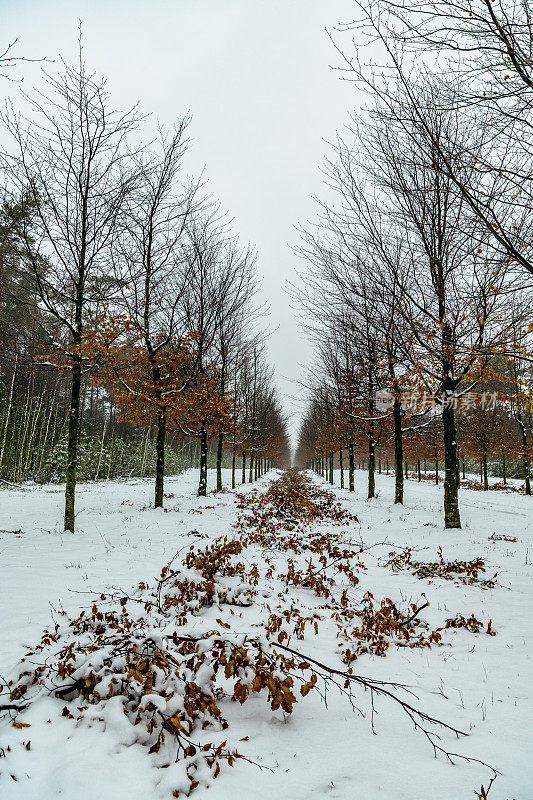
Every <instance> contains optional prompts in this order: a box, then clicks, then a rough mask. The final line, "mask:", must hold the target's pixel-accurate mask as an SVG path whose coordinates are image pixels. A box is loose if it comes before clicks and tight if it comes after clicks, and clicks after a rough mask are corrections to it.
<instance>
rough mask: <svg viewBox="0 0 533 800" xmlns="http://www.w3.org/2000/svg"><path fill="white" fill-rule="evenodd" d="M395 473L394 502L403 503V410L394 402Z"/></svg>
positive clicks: (397, 402) (398, 403)
mask: <svg viewBox="0 0 533 800" xmlns="http://www.w3.org/2000/svg"><path fill="white" fill-rule="evenodd" d="M393 417H394V473H395V476H396V485H395V489H394V502H395V503H403V470H402V464H403V438H402V409H401V406H400V401H399V400H397V399H395V400H394V407H393Z"/></svg>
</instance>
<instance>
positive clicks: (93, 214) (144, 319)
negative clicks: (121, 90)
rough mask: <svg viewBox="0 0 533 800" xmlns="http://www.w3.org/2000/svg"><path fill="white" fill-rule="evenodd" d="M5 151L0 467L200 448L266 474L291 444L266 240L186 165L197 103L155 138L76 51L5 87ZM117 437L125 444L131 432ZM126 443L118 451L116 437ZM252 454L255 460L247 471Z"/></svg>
mask: <svg viewBox="0 0 533 800" xmlns="http://www.w3.org/2000/svg"><path fill="white" fill-rule="evenodd" d="M1 122H2V125H3V128H4V132H5V133H6V135H7V140H8V144H7V145H6V147H5V150H4V151H3V152H1V153H0V170H1V174H2V179H3V180H2V194H3V197H2V207H1V211H0V329H1V330H0V335H1V342H0V359H1V360H0V373H1V383H0V391H1V396H2V415H1V417H0V436H1V441H0V470H1V471H2V475H3V476H5V479H7V480H11V481H18V480H26V479H29V478H31V479H34V480H36V481H44V480H49V479H54V478H58V479H62V478H64V480H65V486H66V489H65V519H64V525H65V530H70V531H73V530H74V524H75V489H76V483H77V481H78V480H79V478H80V477H81V478H96V479H97V478H105V477H112V476H114V475H116V474H120V473H122V474H140V475H144V474H151V473H153V474H154V476H155V499H154V502H155V506H156V507H160V506H162V505H163V495H164V475H165V472H168V471H169V469H170V470H171V471H175V470H176V469H179V468H180V467H183V466H185V465H188V464H189V463H191V460H192V459H193V458H197V459H198V462H199V466H200V479H199V488H198V493H199V494H200V495H206V493H207V468H208V459H209V456H210V452H211V459H212V460H213V461H214V462H215V466H216V475H217V478H216V480H217V485H216V488H217V490H220V489H222V466H223V464H224V463H230V464H231V466H232V485H233V487H234V486H235V485H236V481H237V468H238V467H239V468H241V469H242V480H243V481H244V480H245V475H246V474H248V479H249V480H253V479H254V478H257V477H258V476H259V475H261V474H262V473H263V472H264V471H265V470H266V469H267V468H269V466H270V465H271V464H273V463H282V462H283V461H284V460H286V458H287V453H288V439H287V433H286V423H285V419H284V417H283V413H282V411H281V407H280V404H279V401H278V399H277V396H276V391H275V388H274V384H273V378H272V373H271V370H270V369H269V367H268V363H267V359H266V357H265V350H264V343H263V336H262V334H261V332H260V331H259V327H258V323H259V316H260V315H259V312H258V310H257V306H256V302H255V295H256V289H257V278H256V274H255V254H254V252H253V250H252V249H251V248H250V247H249V246H242V244H241V243H240V241H239V239H238V237H237V236H235V235H234V234H233V233H232V231H231V230H230V228H229V225H228V224H227V223H226V221H225V216H224V214H223V212H222V210H221V208H220V204H219V203H217V202H216V201H215V200H214V199H213V198H212V197H211V196H210V195H209V194H207V193H206V190H205V187H204V185H203V181H202V180H201V179H197V178H191V177H189V176H187V175H186V174H185V168H184V159H185V155H186V152H187V149H188V147H189V140H188V137H187V129H188V126H189V123H190V119H189V118H188V117H183V118H181V119H179V120H178V121H177V122H176V124H175V126H174V128H173V129H172V131H171V132H170V133H169V132H165V131H163V130H159V133H158V135H157V136H156V137H155V138H154V139H153V140H152V141H151V142H150V143H149V144H146V143H145V140H146V134H145V130H144V125H145V122H146V120H145V118H144V117H143V115H142V114H141V113H140V111H139V109H138V107H134V108H131V109H129V110H126V111H121V110H116V109H115V108H114V107H113V105H112V103H111V98H110V95H109V92H108V91H107V89H106V85H105V81H103V80H100V79H99V78H98V77H97V76H96V75H94V74H92V73H90V72H89V71H88V70H87V67H86V65H85V62H84V58H83V52H82V49H81V45H80V54H79V61H78V63H77V64H76V65H74V66H71V65H64V67H63V69H62V71H60V72H59V73H57V74H55V73H54V74H47V75H46V82H45V88H44V89H43V90H41V91H39V92H37V91H35V92H33V93H31V94H29V95H24V96H23V97H22V98H21V101H20V105H19V106H15V105H14V104H8V105H7V106H6V108H5V110H4V111H3V113H2V116H1ZM119 442H120V446H119ZM117 451H120V452H117ZM246 471H247V473H246Z"/></svg>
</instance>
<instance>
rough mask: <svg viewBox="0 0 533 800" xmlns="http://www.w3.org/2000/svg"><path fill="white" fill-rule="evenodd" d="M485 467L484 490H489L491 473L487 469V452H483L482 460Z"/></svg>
mask: <svg viewBox="0 0 533 800" xmlns="http://www.w3.org/2000/svg"><path fill="white" fill-rule="evenodd" d="M481 464H482V467H483V491H485V492H488V491H489V474H488V471H487V454H486V453H483V458H482V461H481Z"/></svg>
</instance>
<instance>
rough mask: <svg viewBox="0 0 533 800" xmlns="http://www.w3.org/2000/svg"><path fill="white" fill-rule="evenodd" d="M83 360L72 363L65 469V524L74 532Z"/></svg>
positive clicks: (75, 360)
mask: <svg viewBox="0 0 533 800" xmlns="http://www.w3.org/2000/svg"><path fill="white" fill-rule="evenodd" d="M80 390H81V361H80V359H79V358H75V359H74V360H73V363H72V388H71V395H70V413H69V418H68V444H67V467H66V470H65V479H66V485H65V525H64V530H66V531H71V532H72V533H74V517H75V509H74V503H75V494H76V469H77V466H78V432H79V427H80Z"/></svg>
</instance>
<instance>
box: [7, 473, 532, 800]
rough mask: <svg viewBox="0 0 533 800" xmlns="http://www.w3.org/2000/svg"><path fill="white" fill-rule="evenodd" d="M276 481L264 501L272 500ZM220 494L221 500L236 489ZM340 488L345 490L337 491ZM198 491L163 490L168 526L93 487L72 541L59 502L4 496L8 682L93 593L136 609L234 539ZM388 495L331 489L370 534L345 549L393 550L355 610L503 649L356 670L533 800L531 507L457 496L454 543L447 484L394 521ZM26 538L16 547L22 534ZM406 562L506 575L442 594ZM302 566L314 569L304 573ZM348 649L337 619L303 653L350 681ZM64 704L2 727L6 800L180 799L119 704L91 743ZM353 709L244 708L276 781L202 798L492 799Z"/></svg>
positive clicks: (37, 493) (397, 511)
mask: <svg viewBox="0 0 533 800" xmlns="http://www.w3.org/2000/svg"><path fill="white" fill-rule="evenodd" d="M272 474H275V473H271V475H270V476H266V477H265V478H263V479H262V481H260V482H259V485H260V486H262V487H265V486H266V485H267V484H268V481H269V479H270V477H271V476H272ZM224 477H225V481H226V484H227V482H228V481H229V473H226V474H225V476H224ZM336 478H337V487H338V474H337V475H336ZM317 480H318V481H319V482H320V483H322V481H320V479H317ZM210 482H211V485H212V484H213V476H212V475H210ZM196 485H197V473H196V472H194V471H192V470H191V471H188V472H186V473H184V474H183V475H180V476H178V477H176V478H173V479H168V480H167V482H166V486H165V492H166V493H167V494H173V495H174V496H173V497H171V498H168V499H167V500H166V501H165V502H166V503H167V510H166V511H162V510H154V509H153V508H150V503H151V501H152V493H153V487H152V484H151V483H150V482H149V481H141V480H130V481H122V482H112V483H106V482H101V483H95V484H86V485H82V486H80V487H79V493H78V525H79V527H78V531H77V533H75V534H71V533H63V532H62V531H61V519H62V503H63V489H62V487H56V486H44V487H39V486H32V487H25V488H22V489H18V490H17V489H7V490H2V491H1V494H0V500H1V511H0V564H1V567H0V569H1V573H0V574H1V580H0V642H1V646H0V675H2V676H4V677H6V676H8V675H13V672H14V671H15V670H16V666H17V664H18V662H19V661H20V660H21V658H22V657H23V656H24V654H25V653H26V652H27V648H28V647H29V646H31V645H32V644H35V643H36V642H37V641H38V640H39V639H40V635H41V632H42V630H43V629H44V628H45V627H49V626H50V623H51V615H52V616H53V615H54V610H55V611H56V612H57V611H58V610H61V609H65V610H66V611H67V612H68V613H69V614H72V615H76V614H78V613H79V610H80V608H81V607H87V606H90V605H91V603H92V599H93V594H94V593H96V594H99V593H100V592H101V591H102V590H104V589H106V588H108V587H111V586H113V587H116V588H117V589H120V590H122V591H131V590H132V589H133V587H135V586H136V585H137V584H138V583H139V581H141V580H144V581H146V582H152V581H153V578H154V577H155V576H157V575H159V574H160V573H161V569H162V567H163V566H164V565H166V564H167V563H168V562H169V561H171V560H172V559H173V558H174V559H175V561H174V564H175V565H179V564H180V562H181V559H182V558H183V555H184V552H185V550H186V549H187V548H188V547H189V546H190V545H191V544H195V546H199V545H202V546H204V545H205V544H206V543H208V541H209V540H210V539H213V538H215V537H217V536H223V535H227V536H228V537H229V538H232V536H233V535H234V532H233V531H232V523H233V522H234V521H235V519H236V509H235V496H234V494H233V493H232V492H230V491H228V492H224V493H222V494H220V495H214V494H210V495H209V496H208V497H207V498H197V497H196V495H195V490H196ZM324 485H325V486H326V488H328V487H327V485H326V484H324ZM376 486H377V491H378V497H377V498H375V499H374V500H370V501H368V500H367V499H366V485H365V475H364V473H362V472H356V492H355V493H353V494H352V495H350V494H349V493H348V491H347V490H340V489H339V488H336V489H334V492H335V493H336V494H337V496H338V497H339V498H340V499H342V501H343V504H344V505H345V507H346V508H347V509H348V510H349V511H351V512H352V513H354V514H357V516H358V517H359V523H358V524H355V523H354V524H352V525H351V527H350V528H349V529H348V526H346V525H343V526H341V530H343V531H346V533H345V534H344V535H345V536H346V538H347V539H352V540H355V541H358V540H359V539H360V538H361V539H362V540H363V541H364V542H365V544H366V545H370V544H374V543H381V542H384V541H386V542H388V543H387V544H385V545H380V546H377V547H375V548H373V549H371V550H368V551H366V552H365V553H363V554H362V556H361V559H362V561H364V563H365V565H366V567H367V570H366V571H361V572H360V573H359V578H360V583H359V585H358V586H357V587H355V588H353V587H352V588H350V590H349V597H350V600H351V601H352V602H354V603H359V602H360V601H361V598H362V596H363V595H364V593H365V592H366V591H371V592H372V593H373V594H374V597H375V598H376V599H378V600H380V599H381V598H384V597H390V598H392V599H393V600H394V601H395V602H397V603H398V604H400V603H401V604H403V605H404V606H405V604H407V603H410V602H413V603H417V604H420V603H421V602H425V598H427V599H428V600H429V601H430V606H429V607H428V608H427V609H424V611H423V612H422V614H421V615H420V616H421V617H423V619H424V620H426V621H427V622H428V624H429V626H430V628H432V629H433V628H436V627H441V626H442V625H443V624H444V620H445V619H447V618H449V617H454V616H455V615H456V614H462V615H464V616H465V617H469V616H470V615H471V614H472V613H473V614H474V615H475V617H477V619H479V620H481V621H482V622H483V623H484V624H485V626H486V624H487V622H488V621H489V619H491V620H492V625H493V628H494V629H495V631H496V633H497V635H496V636H487V635H486V633H483V632H480V633H478V634H473V633H471V632H469V631H466V630H463V629H457V630H455V629H451V630H447V631H444V632H443V644H442V646H440V647H439V646H434V647H432V648H431V649H427V648H423V649H408V648H403V647H395V646H391V647H390V648H389V649H388V651H387V654H386V657H384V658H379V657H377V656H373V655H363V656H361V657H360V658H359V659H358V660H357V661H356V662H355V665H354V670H355V671H356V672H357V673H358V674H362V675H366V676H370V677H373V678H378V679H382V680H395V681H398V682H400V683H406V684H409V685H410V686H412V687H415V691H416V695H417V697H418V700H417V701H416V703H417V704H418V705H419V706H420V707H422V708H423V709H424V710H425V711H427V712H428V713H430V714H432V715H435V716H437V717H439V718H441V719H444V720H445V721H447V722H449V723H451V724H452V725H454V726H456V727H458V728H460V729H461V730H464V731H466V732H467V733H468V734H469V735H468V736H467V737H465V738H461V739H458V740H456V739H455V737H452V736H451V735H450V734H447V733H445V732H444V733H443V734H442V736H443V742H444V744H445V745H446V747H447V749H450V750H452V751H454V752H457V753H460V754H463V755H465V756H471V757H472V758H476V759H481V760H482V761H484V762H487V763H488V764H490V765H494V766H495V767H496V768H497V769H498V770H499V772H500V773H501V774H499V776H498V778H497V779H496V781H495V783H494V785H493V787H492V788H491V791H490V795H489V800H528V798H532V797H533V763H532V759H531V720H532V719H533V703H532V699H531V697H532V690H531V686H532V683H533V681H532V679H533V670H532V649H531V634H532V629H531V613H532V610H533V609H532V603H531V597H532V594H533V580H532V578H533V567H532V565H531V560H532V559H533V547H532V537H533V525H532V524H531V503H532V500H531V498H528V497H524V496H522V495H517V494H511V493H509V494H508V493H503V492H476V491H468V490H462V492H461V513H462V519H463V528H462V530H458V531H446V530H444V527H443V523H442V509H441V505H442V484H441V485H439V486H435V485H434V484H432V483H430V482H422V483H420V484H418V483H416V482H415V481H413V480H409V481H406V487H405V488H406V492H405V493H406V503H405V505H404V506H403V507H402V506H395V505H394V503H393V492H394V485H393V479H392V477H388V476H385V475H378V476H376ZM245 490H246V491H249V487H248V486H247V487H245ZM199 512H201V513H199ZM19 529H21V533H15V531H17V530H19ZM493 533H495V534H497V535H506V536H508V537H516V539H517V542H516V543H514V542H506V541H503V540H500V541H489V539H488V537H489V536H490V535H492V534H493ZM199 534H200V536H199ZM203 537H205V538H203ZM405 546H415V547H417V548H419V550H418V551H417V554H416V555H417V558H418V559H420V560H424V561H426V560H427V561H430V560H435V559H436V557H437V551H438V548H439V546H441V547H442V549H443V553H444V556H445V558H447V559H450V560H453V559H461V560H470V559H473V558H476V557H478V556H481V557H482V558H483V559H484V560H485V561H486V564H487V566H486V573H485V574H486V577H491V576H492V575H493V574H494V573H498V578H497V580H498V583H497V585H496V587H495V588H494V589H488V590H482V589H481V588H480V587H479V586H476V585H473V586H468V585H460V584H457V583H454V582H452V581H445V580H441V579H438V578H436V579H433V580H431V581H429V580H419V579H418V578H417V577H416V576H414V575H412V574H411V573H409V572H407V571H401V572H396V573H395V572H393V571H392V570H391V569H390V568H386V567H384V566H382V564H383V561H384V560H386V557H387V555H388V553H389V552H390V551H391V550H392V549H393V547H394V548H395V549H399V548H403V547H405ZM260 556H261V553H260V551H259V550H254V552H253V553H252V552H248V551H247V552H246V553H243V554H241V555H240V556H239V559H241V560H244V561H246V560H248V561H249V562H250V563H251V561H254V560H255V561H258V558H259V557H260ZM269 557H270V558H271V560H272V562H273V563H274V564H275V565H276V566H277V567H278V566H279V568H280V569H281V568H282V567H284V566H285V564H286V554H282V553H276V552H270V553H269ZM294 560H295V563H296V565H297V566H299V567H300V568H302V567H305V561H306V557H305V555H303V556H301V557H295V559H294ZM258 589H259V590H260V591H259V592H258V595H257V596H256V598H255V600H254V603H253V605H252V606H250V607H249V608H247V607H242V608H241V607H235V606H234V607H233V609H234V616H233V617H232V620H231V623H232V631H231V635H232V636H233V635H237V636H241V635H243V634H245V633H246V632H248V631H253V632H254V633H255V634H256V633H258V632H260V625H261V623H264V622H265V621H266V619H267V617H268V615H269V612H268V610H267V608H266V603H270V602H271V599H272V598H275V596H276V591H275V589H274V588H273V587H272V585H270V584H268V583H266V582H265V583H264V585H263V584H260V585H259V587H258ZM293 594H294V597H296V598H297V599H298V601H299V602H300V605H301V608H302V613H303V610H304V609H305V610H306V613H308V614H313V613H314V612H317V613H320V603H321V599H320V598H318V597H316V595H315V594H314V593H313V592H311V591H310V590H308V589H304V588H294V591H293ZM224 609H225V610H224V614H226V616H225V617H223V618H224V619H225V620H228V619H229V617H228V616H227V615H228V614H229V611H228V608H227V607H224ZM220 616H221V611H220V609H218V608H212V609H207V610H206V611H205V614H204V613H200V615H199V616H198V618H193V620H194V626H196V628H197V629H201V630H210V629H211V628H213V626H214V620H215V618H217V617H220ZM192 624H193V623H191V625H192ZM336 632H337V629H336V626H335V625H334V624H333V623H332V622H331V621H330V620H329V619H328V618H327V616H326V617H324V619H322V620H321V621H320V622H319V634H318V636H314V635H313V633H312V631H311V630H310V629H309V630H308V632H307V633H306V637H305V640H304V641H296V640H293V642H291V643H292V644H294V646H296V647H297V648H298V649H299V650H301V651H302V652H305V653H307V654H309V655H312V656H313V657H315V658H317V659H319V660H321V661H323V662H325V663H328V664H331V665H333V666H337V667H338V666H340V665H341V662H340V661H339V658H338V653H339V649H340V648H339V641H338V640H337V639H336ZM228 634H230V632H229V631H228ZM204 646H207V645H204ZM205 679H206V681H207V680H208V679H209V674H208V672H206V675H205ZM0 682H1V681H0ZM154 698H156V699H155V702H156V703H159V704H162V703H164V701H163V700H162V698H160V697H158V696H156V695H154V696H153V697H151V698H150V699H151V700H152V702H154ZM60 702H61V701H57V700H55V699H52V698H42V699H40V700H39V702H37V703H35V705H34V707H32V708H30V709H29V710H28V711H27V712H25V714H24V715H23V719H24V721H25V722H27V723H28V724H31V727H28V728H23V729H15V728H13V727H12V726H11V724H10V723H9V722H6V721H5V720H4V722H0V756H1V754H2V750H1V748H4V751H5V750H6V748H7V746H10V747H11V750H10V751H8V752H7V757H6V758H5V760H4V759H3V758H1V757H0V797H1V798H2V800H53V799H54V800H55V798H57V797H64V798H67V800H95V798H98V800H111V798H113V800H123V798H124V800H125V799H126V798H128V800H131V798H132V797H142V798H154V799H155V800H159V798H161V800H163V799H164V798H171V797H172V792H173V790H174V789H176V788H179V787H180V786H183V788H184V789H185V788H186V787H187V786H188V780H187V777H186V774H185V768H184V764H183V763H181V762H178V763H177V764H175V765H173V766H171V767H169V768H168V769H160V768H158V767H157V763H158V762H157V755H156V754H154V755H148V752H147V748H145V747H143V746H142V745H141V744H140V743H138V742H135V743H132V742H133V741H134V737H132V730H133V729H132V726H131V724H130V723H129V722H128V720H127V719H126V717H125V716H124V714H123V713H122V707H121V703H120V699H119V698H114V699H113V701H108V702H107V704H106V711H105V721H104V722H103V723H102V722H100V721H99V720H97V719H95V720H94V724H93V725H92V726H91V727H89V725H88V724H87V722H85V723H83V724H80V723H78V724H76V721H75V720H70V719H67V718H64V717H61V715H60V713H58V703H60ZM145 702H147V701H145ZM357 705H358V707H359V709H360V710H361V712H362V713H363V714H364V715H365V716H364V717H363V716H362V715H361V714H359V713H357V712H354V711H352V709H351V708H350V707H349V706H348V705H347V703H346V701H345V700H343V698H342V697H340V695H339V694H338V693H336V692H335V690H334V689H331V690H330V692H329V693H328V697H327V707H326V706H325V705H324V703H323V702H322V701H321V698H320V696H319V694H318V692H315V691H312V692H310V693H309V694H308V695H307V697H306V698H301V699H300V698H299V701H298V703H297V704H296V705H295V707H294V710H293V713H292V714H291V715H290V716H286V715H284V714H283V713H282V712H281V711H279V712H272V711H271V710H270V708H269V707H268V705H267V704H266V703H265V699H264V697H262V696H257V695H253V696H251V697H250V699H249V700H248V701H247V702H246V703H245V704H244V705H242V706H241V705H240V704H236V703H231V702H229V701H228V702H226V703H225V704H224V706H223V713H224V715H225V716H226V718H227V719H228V722H229V728H228V730H227V731H226V732H225V733H224V736H226V737H227V738H228V743H229V744H232V745H236V746H237V747H238V749H239V752H241V753H242V754H243V755H245V756H246V757H247V758H249V759H251V760H252V761H255V762H256V763H258V764H260V765H261V766H263V767H265V768H266V769H263V770H261V771H260V770H259V769H258V767H257V766H255V765H254V764H251V763H247V762H244V761H237V762H236V763H235V766H234V767H233V768H230V767H228V766H226V765H224V766H223V768H222V771H221V775H220V776H219V778H218V779H217V780H216V781H214V782H212V783H211V786H210V787H209V788H208V789H206V788H205V787H203V786H200V787H199V788H198V789H197V790H196V791H195V792H194V797H196V798H198V800H203V798H207V797H209V798H212V800H229V799H230V798H235V797H236V796H242V797H243V798H252V797H253V798H254V800H255V798H265V800H266V798H272V797H274V796H282V797H284V798H290V800H308V798H309V797H324V798H337V800H376V798H380V797H383V798H387V800H419V799H420V800H422V798H424V799H425V798H428V797H431V798H432V800H450V799H451V798H454V799H455V798H461V797H465V798H469V797H475V794H474V792H475V791H479V790H480V786H481V784H482V783H483V784H484V785H485V787H487V785H488V782H489V780H490V777H491V774H492V773H491V771H490V770H489V769H487V768H485V767H483V766H481V765H479V764H477V763H474V762H471V763H467V762H464V761H457V762H456V764H455V765H451V764H450V763H448V762H447V761H446V760H445V759H444V758H443V757H442V756H439V757H438V758H434V755H433V750H432V748H431V745H430V744H429V743H428V742H427V740H426V739H425V738H424V736H423V735H421V734H420V733H417V732H416V731H414V730H413V726H412V724H411V723H410V721H409V720H408V719H407V718H406V717H405V715H403V714H402V713H401V711H400V709H399V708H396V707H395V706H394V705H392V704H391V703H390V702H388V701H386V700H385V699H378V700H376V709H377V714H376V717H375V720H374V725H375V732H376V733H375V734H374V733H373V732H372V727H371V720H370V714H369V711H370V706H369V698H368V696H365V694H364V693H361V694H359V695H358V697H357ZM59 708H61V705H60V706H59ZM245 737H248V738H247V739H246V740H245V741H240V740H241V739H244V738H245ZM28 741H30V749H29V750H28V749H26V744H27V742H28ZM6 765H8V767H9V768H8V769H6ZM270 770H272V771H270ZM11 775H14V776H15V777H16V778H17V780H14V779H13V778H12V777H11Z"/></svg>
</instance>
